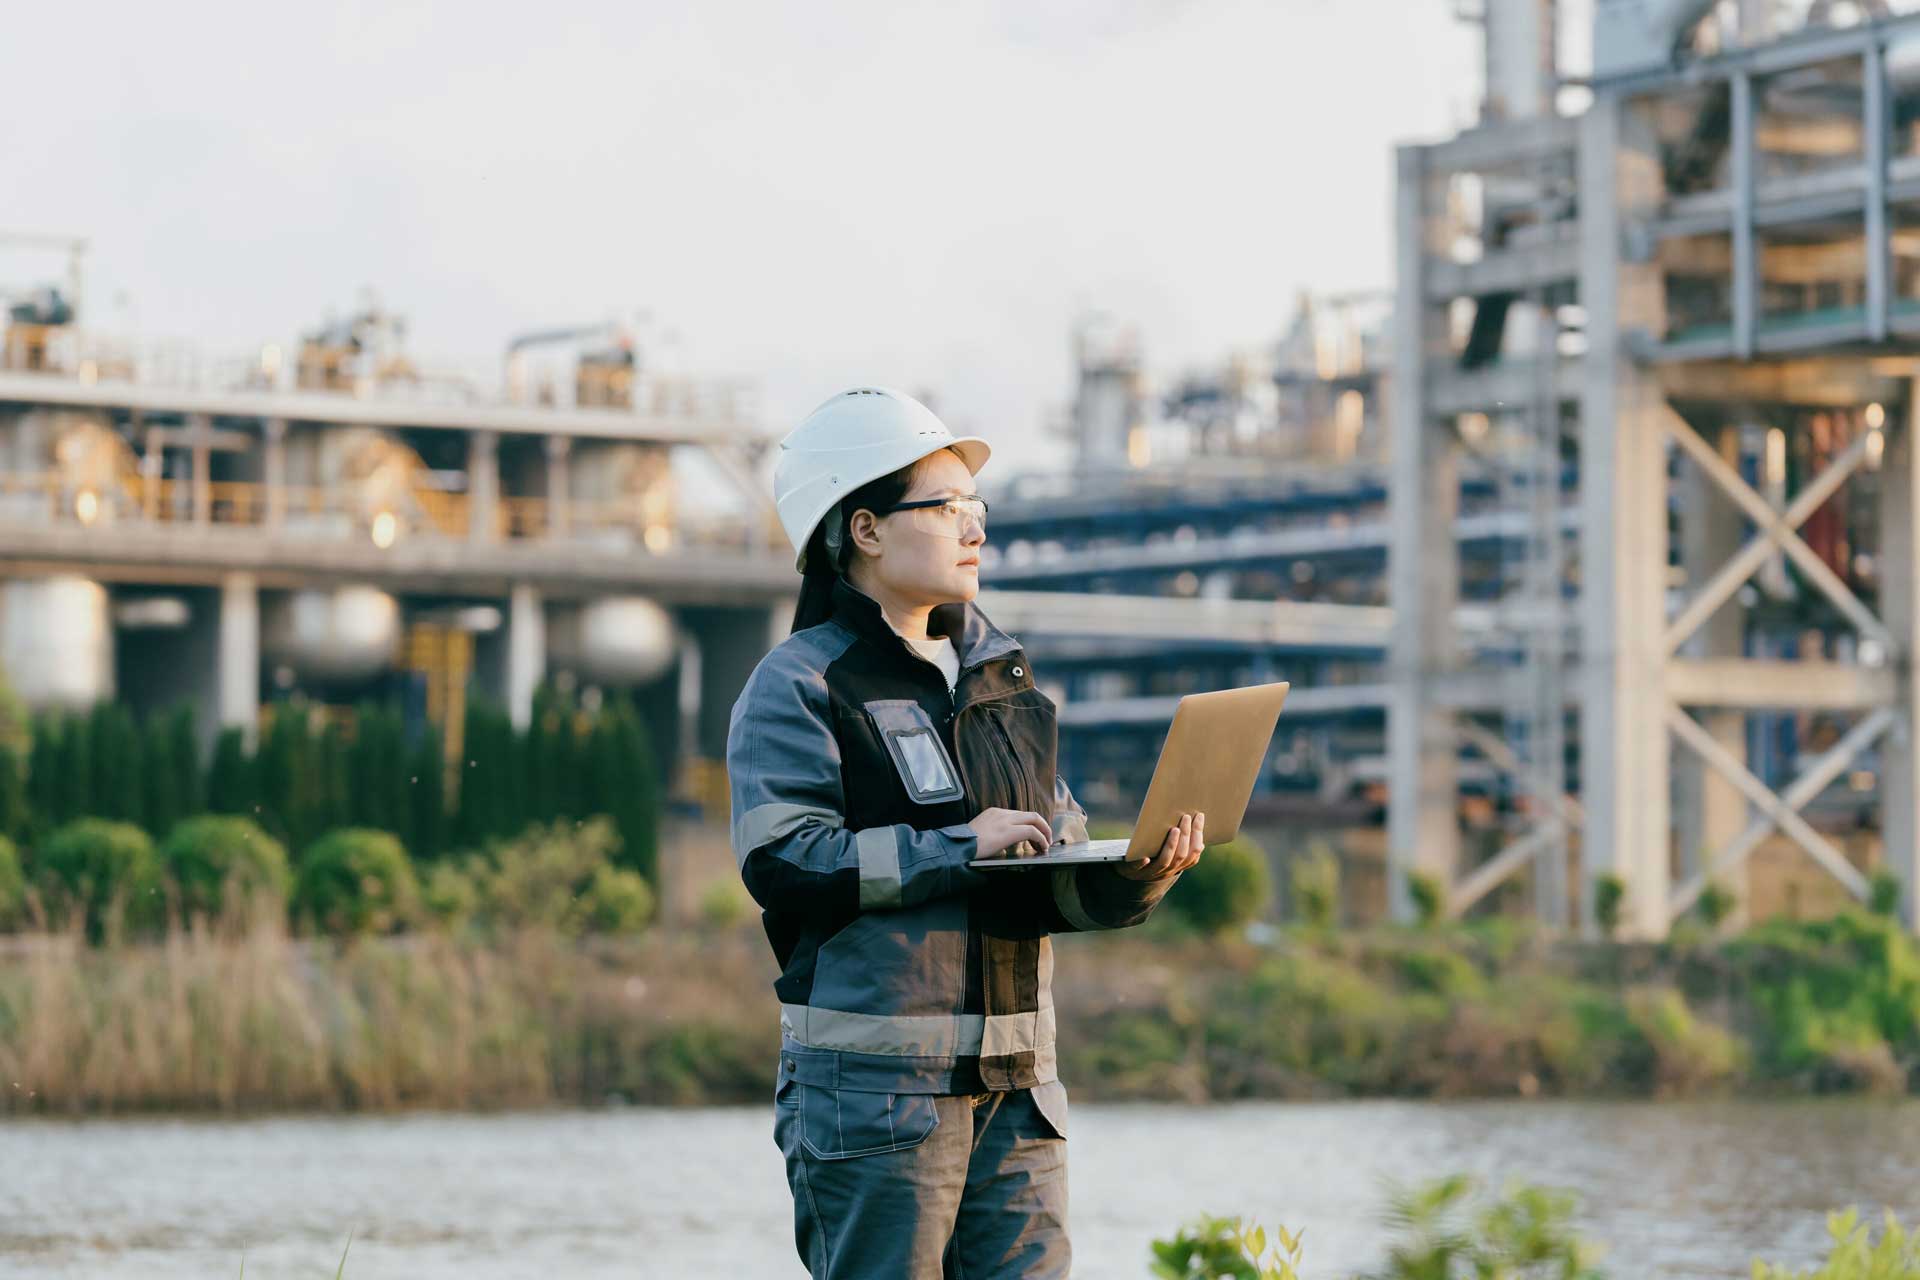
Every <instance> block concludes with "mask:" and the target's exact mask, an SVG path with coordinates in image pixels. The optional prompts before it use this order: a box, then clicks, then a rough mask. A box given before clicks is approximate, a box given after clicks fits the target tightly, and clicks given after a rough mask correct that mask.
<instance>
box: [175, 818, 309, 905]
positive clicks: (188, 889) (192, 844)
mask: <svg viewBox="0 0 1920 1280" xmlns="http://www.w3.org/2000/svg"><path fill="white" fill-rule="evenodd" d="M160 866H161V869H162V870H163V871H164V872H165V873H166V874H167V876H169V877H170V878H171V879H172V881H173V883H174V887H175V888H177V889H178V890H179V891H180V909H181V910H182V911H184V912H186V913H187V914H188V915H196V914H201V915H208V916H217V915H219V914H220V912H221V909H222V908H223V907H224V906H226V905H227V904H228V897H227V894H228V891H229V890H231V891H232V893H233V898H232V902H233V903H235V904H240V905H244V904H245V903H246V902H247V900H248V899H249V898H251V897H252V896H253V895H254V894H256V893H270V894H272V895H273V896H274V897H276V898H278V899H279V900H280V901H281V902H283V903H284V902H285V901H286V898H287V893H288V891H289V890H290V889H292V887H293V873H292V872H291V871H290V870H288V867H287V851H286V849H285V848H284V847H282V845H281V844H280V842H279V841H278V840H275V839H274V838H273V837H272V836H270V835H268V834H267V833H266V832H265V831H263V830H261V828H260V824H259V823H257V822H255V821H253V820H252V819H251V818H240V817H234V816H232V815H228V814H216V813H209V814H202V815H201V816H200V817H197V818H188V819H186V820H185V821H184V822H180V823H176V824H175V826H174V828H173V830H172V831H171V832H170V833H169V834H168V835H167V838H166V839H165V840H164V841H162V842H161V844H160Z"/></svg>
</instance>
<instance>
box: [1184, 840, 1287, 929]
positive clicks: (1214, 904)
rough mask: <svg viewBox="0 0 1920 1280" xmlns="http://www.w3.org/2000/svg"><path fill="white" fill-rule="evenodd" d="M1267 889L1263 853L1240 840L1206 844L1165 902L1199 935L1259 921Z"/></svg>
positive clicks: (1246, 841) (1264, 906)
mask: <svg viewBox="0 0 1920 1280" xmlns="http://www.w3.org/2000/svg"><path fill="white" fill-rule="evenodd" d="M1270 892H1271V886H1270V882H1269V879H1268V875H1267V858H1266V855H1265V854H1264V853H1262V852H1261V851H1260V849H1259V848H1258V847H1256V846H1255V845H1254V844H1253V843H1252V842H1251V841H1248V840H1246V839H1244V838H1243V839H1239V840H1228V841H1225V842H1223V843H1221V844H1210V845H1208V846H1207V848H1206V851H1205V852H1204V853H1203V854H1202V855H1201V857H1200V861H1199V862H1197V863H1195V864H1194V865H1193V866H1192V867H1191V868H1189V869H1188V870H1187V871H1185V872H1183V873H1182V874H1181V876H1180V882H1179V883H1178V884H1176V885H1174V887H1173V888H1172V890H1170V891H1169V892H1168V894H1167V900H1166V904H1165V905H1166V907H1167V909H1168V910H1169V911H1172V912H1174V913H1175V914H1176V915H1178V916H1179V917H1180V918H1181V919H1182V920H1185V921H1186V922H1187V923H1188V924H1190V925H1192V926H1193V927H1194V928H1195V929H1197V930H1199V931H1200V932H1201V933H1205V934H1217V933H1226V932H1228V931H1230V930H1235V929H1240V928H1243V927H1245V926H1246V925H1247V924H1248V923H1250V922H1251V921H1254V920H1257V919H1259V918H1260V914H1261V912H1263V911H1265V910H1266V907H1267V898H1268V895H1269V893H1270Z"/></svg>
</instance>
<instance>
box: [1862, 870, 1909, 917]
mask: <svg viewBox="0 0 1920 1280" xmlns="http://www.w3.org/2000/svg"><path fill="white" fill-rule="evenodd" d="M1905 896H1906V890H1905V888H1904V887H1903V886H1902V885H1901V883H1900V877H1899V876H1896V875H1894V874H1893V873H1892V872H1891V871H1876V872H1874V873H1873V879H1872V880H1871V881H1870V882H1868V886H1867V910H1869V911H1871V912H1872V913H1873V914H1874V915H1877V916H1897V915H1899V914H1900V900H1901V899H1902V898H1904V897H1905Z"/></svg>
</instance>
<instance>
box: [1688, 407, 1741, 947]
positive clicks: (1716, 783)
mask: <svg viewBox="0 0 1920 1280" xmlns="http://www.w3.org/2000/svg"><path fill="white" fill-rule="evenodd" d="M1719 449H1720V456H1721V457H1723V458H1725V459H1726V460H1727V463H1728V465H1729V466H1737V465H1738V462H1739V452H1740V433H1739V430H1738V428H1735V427H1723V428H1722V429H1721V431H1720V437H1719ZM1682 474H1683V475H1685V477H1686V479H1685V481H1684V482H1683V483H1685V485H1686V497H1685V504H1684V505H1683V506H1682V508H1681V514H1680V562H1681V564H1682V565H1683V566H1685V568H1686V571H1687V589H1688V590H1689V591H1698V590H1699V589H1700V588H1701V587H1702V586H1703V585H1705V584H1706V582H1707V580H1708V579H1709V578H1711V577H1712V576H1713V574H1714V572H1715V571H1716V570H1717V569H1719V567H1720V566H1721V565H1723V564H1725V563H1726V562H1727V561H1728V560H1730V559H1732V558H1733V556H1734V554H1735V553H1736V552H1737V551H1739V549H1740V544H1741V540H1742V537H1741V535H1742V532H1743V530H1742V523H1741V519H1740V513H1739V512H1738V511H1737V510H1736V509H1735V508H1734V506H1733V504H1732V503H1731V502H1729V501H1728V500H1727V499H1726V496H1725V495H1724V494H1722V493H1720V492H1719V489H1718V487H1717V486H1716V485H1715V484H1714V483H1713V482H1712V481H1711V480H1709V479H1708V478H1707V477H1706V476H1705V475H1704V474H1702V473H1701V471H1700V469H1699V468H1698V467H1691V466H1689V467H1686V468H1685V469H1684V470H1683V473H1682ZM1746 613H1747V611H1746V609H1745V608H1743V607H1742V606H1741V605H1740V603H1739V601H1738V600H1737V599H1735V600H1729V601H1728V602H1727V603H1726V604H1724V605H1722V606H1721V607H1720V610H1719V612H1717V613H1715V614H1714V615H1713V617H1711V618H1709V619H1708V620H1707V622H1706V625H1705V626H1703V627H1701V628H1700V630H1699V631H1697V632H1695V633H1694V635H1693V637H1692V638H1691V639H1690V640H1688V641H1687V643H1686V644H1685V645H1684V646H1682V648H1681V652H1682V654H1684V655H1685V656H1686V657H1689V658H1738V657H1742V656H1744V654H1745V649H1746V625H1747V619H1746ZM1700 723H1701V724H1702V725H1703V726H1705V728H1706V730H1707V732H1708V733H1709V734H1711V735H1712V736H1713V739H1714V741H1716V742H1718V743H1719V744H1720V747H1721V749H1722V750H1724V751H1725V752H1726V753H1727V754H1728V755H1730V756H1732V757H1733V758H1734V759H1735V760H1738V761H1740V763H1742V764H1745V763H1746V761H1747V718H1746V715H1745V713H1744V712H1739V711H1717V710H1716V711H1708V712H1706V713H1704V714H1703V715H1701V716H1700ZM1673 780H1674V798H1673V806H1674V807H1673V824H1674V835H1675V839H1676V840H1677V841H1678V843H1679V846H1680V847H1679V860H1680V869H1681V874H1682V876H1684V877H1689V878H1690V877H1692V876H1693V875H1694V874H1695V873H1697V872H1698V871H1700V870H1701V868H1702V867H1703V866H1704V865H1705V863H1704V860H1705V859H1707V858H1710V857H1712V856H1713V854H1714V853H1716V852H1717V851H1719V850H1720V849H1722V848H1724V847H1725V846H1726V845H1727V843H1728V842H1729V841H1731V840H1732V839H1733V838H1734V837H1735V836H1737V835H1739V834H1740V832H1741V831H1742V830H1743V829H1744V828H1745V827H1746V825H1747V802H1746V798H1745V797H1743V796H1742V795H1741V794H1740V793H1739V791H1737V790H1735V789H1734V786H1733V784H1732V783H1730V782H1728V781H1727V780H1726V779H1725V778H1723V777H1721V776H1720V774H1719V773H1717V772H1715V771H1714V770H1713V769H1710V768H1708V767H1707V765H1706V764H1705V762H1703V761H1702V760H1701V759H1700V758H1699V757H1698V756H1696V755H1694V754H1693V753H1692V752H1689V751H1682V752H1680V753H1678V754H1677V755H1676V756H1675V757H1674V765H1673ZM1746 884H1747V871H1746V866H1745V865H1744V864H1743V865H1742V866H1741V868H1740V869H1739V870H1737V871H1735V872H1733V873H1731V874H1730V875H1729V876H1728V877H1727V880H1726V881H1725V883H1724V886H1723V887H1725V888H1727V889H1730V890H1732V892H1733V893H1734V895H1735V896H1736V897H1737V898H1738V899H1739V901H1740V908H1739V910H1738V912H1737V913H1736V914H1738V915H1742V916H1744V912H1745V909H1746V896H1747V895H1746Z"/></svg>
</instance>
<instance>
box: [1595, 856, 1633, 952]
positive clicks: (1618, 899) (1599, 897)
mask: <svg viewBox="0 0 1920 1280" xmlns="http://www.w3.org/2000/svg"><path fill="white" fill-rule="evenodd" d="M1626 901H1627V882H1626V881H1625V880H1622V879H1621V878H1620V877H1619V876H1617V875H1615V874H1613V873H1612V872H1611V871H1609V872H1606V873H1604V874H1602V875H1600V876H1597V877H1595V878H1594V882H1593V920H1594V923H1595V924H1597V925H1599V926H1600V936H1601V937H1603V938H1611V937H1612V936H1613V935H1614V934H1616V933H1618V932H1620V910H1621V908H1622V907H1623V906H1625V905H1626Z"/></svg>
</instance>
